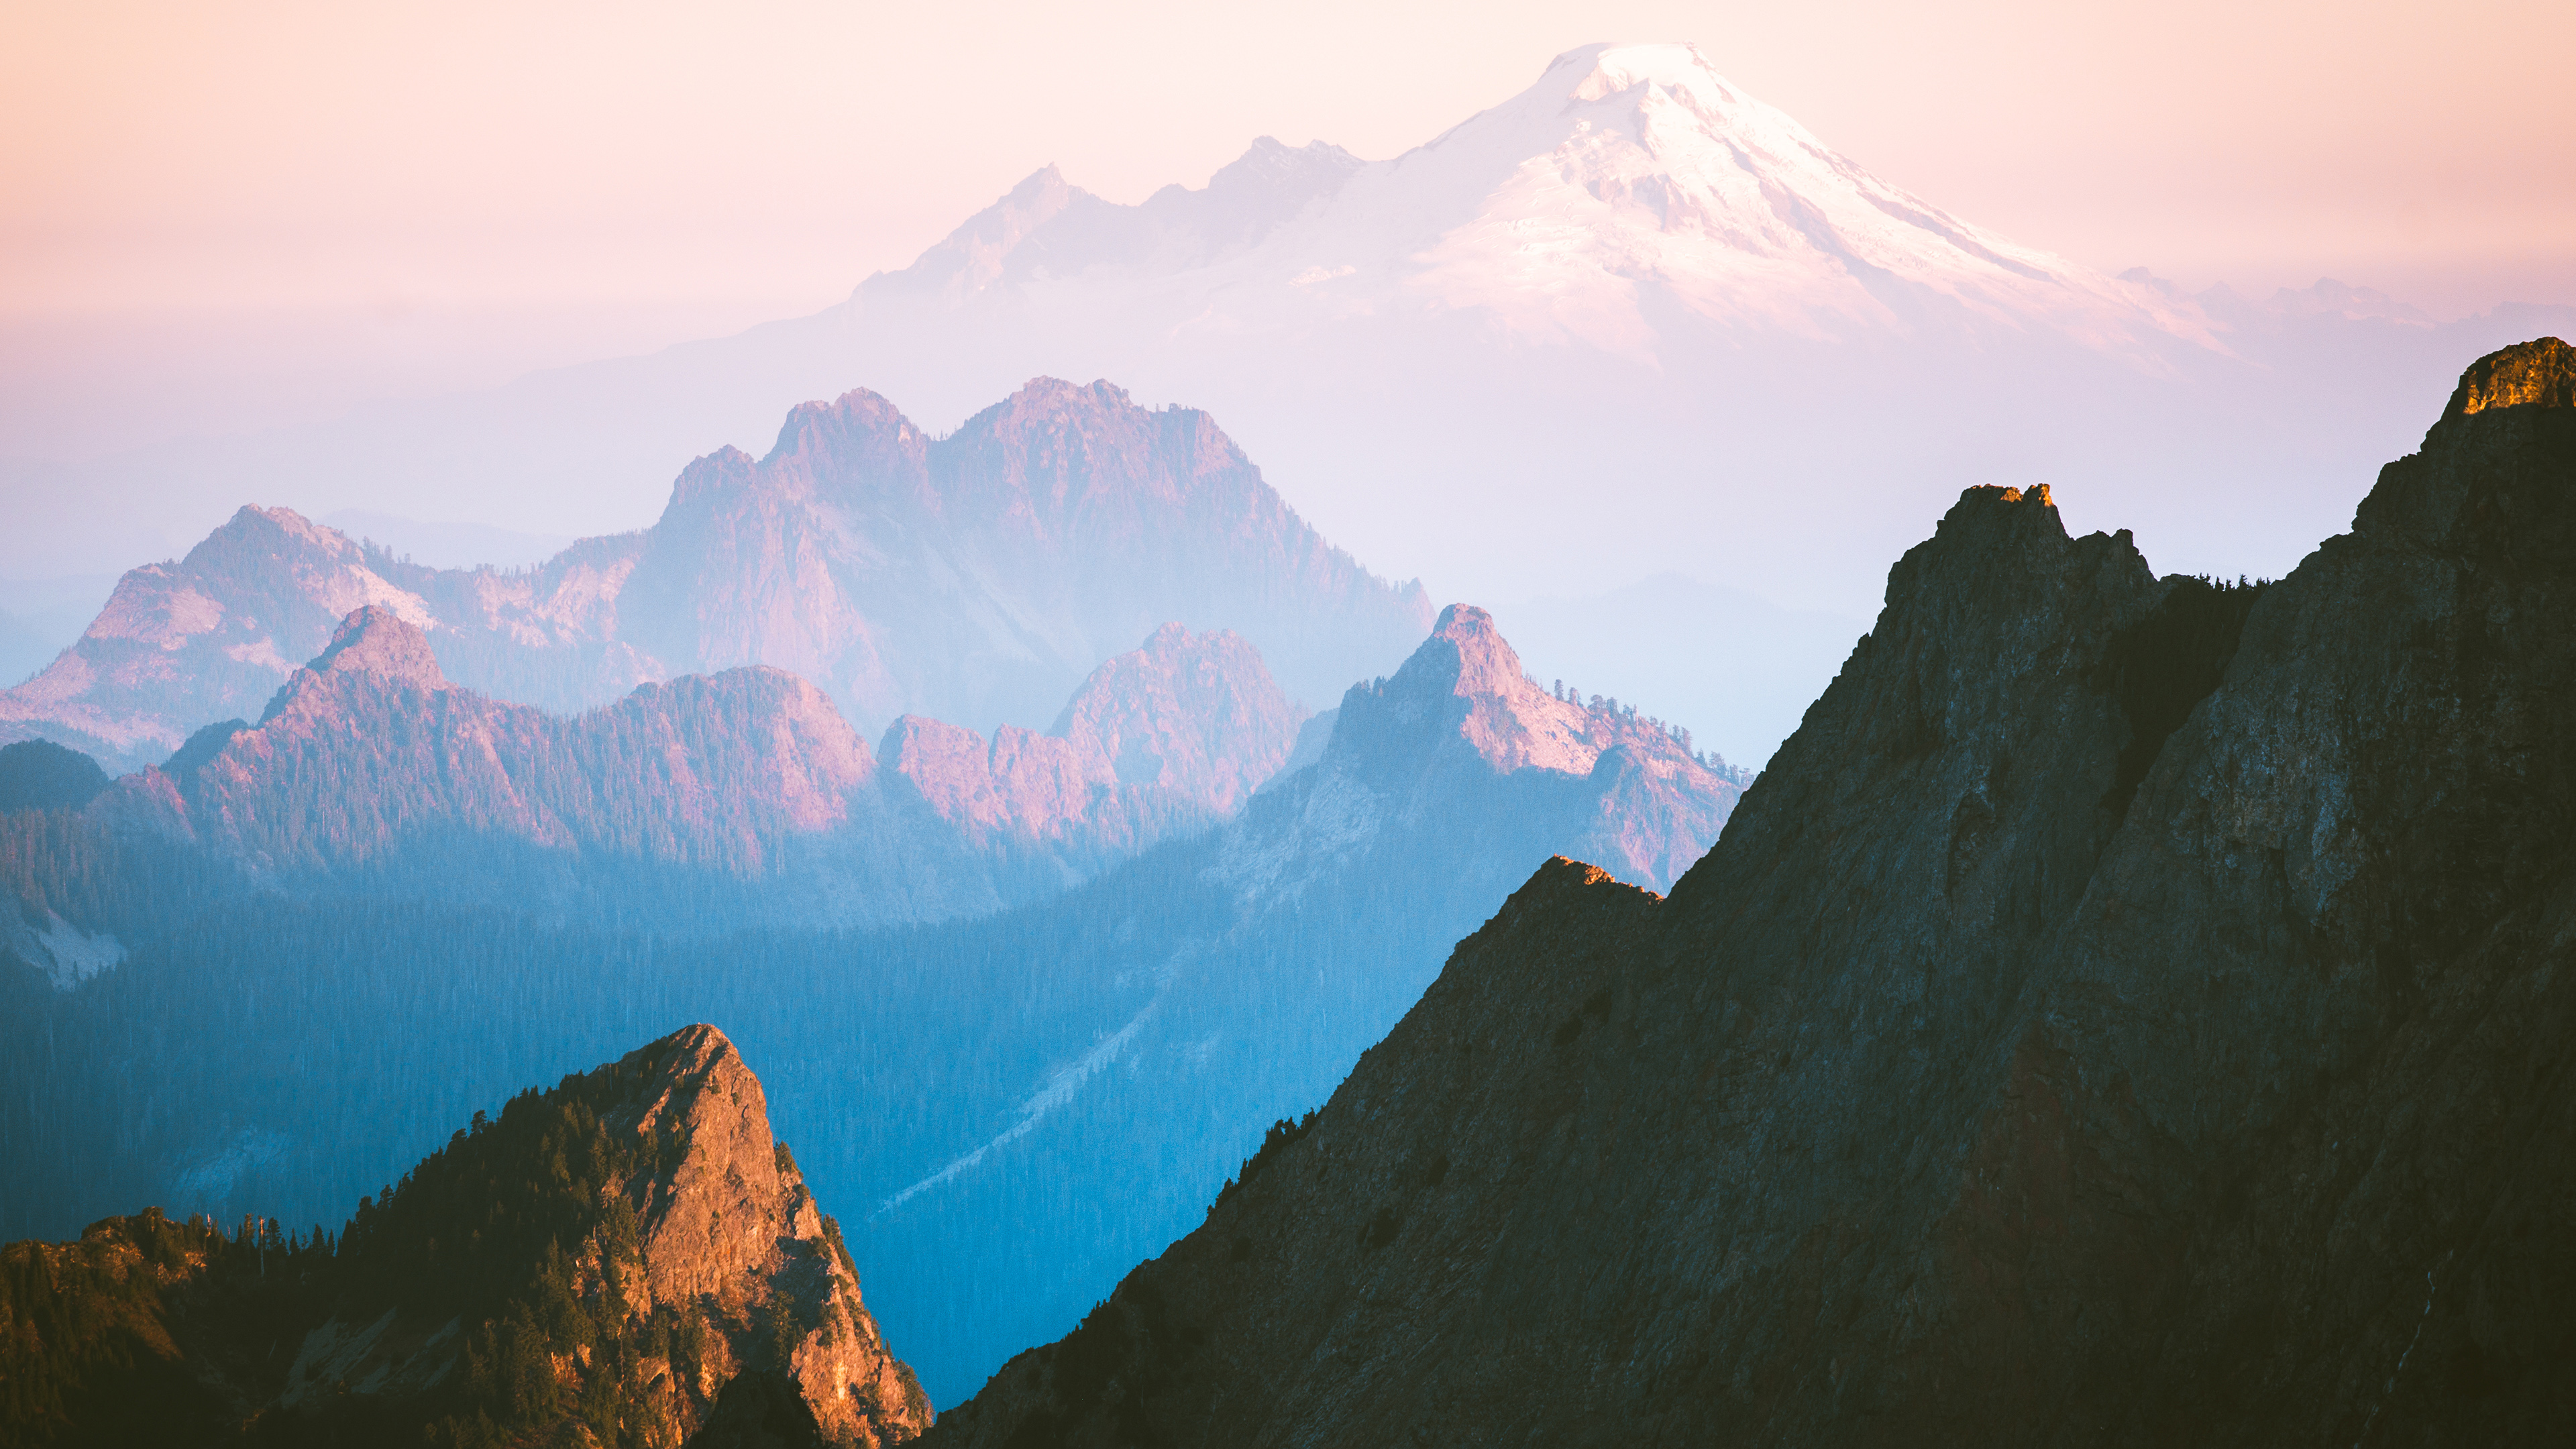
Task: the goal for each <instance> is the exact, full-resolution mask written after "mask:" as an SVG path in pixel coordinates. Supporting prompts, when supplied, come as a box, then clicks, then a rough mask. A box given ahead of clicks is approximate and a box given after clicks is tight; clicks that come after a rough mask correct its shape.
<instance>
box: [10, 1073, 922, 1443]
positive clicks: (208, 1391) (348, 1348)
mask: <svg viewBox="0 0 2576 1449" xmlns="http://www.w3.org/2000/svg"><path fill="white" fill-rule="evenodd" d="M0 1322H7V1323H10V1324H12V1325H17V1326H18V1327H19V1328H20V1329H21V1330H23V1331H16V1332H12V1333H10V1334H7V1335H5V1336H0V1369H5V1371H0V1385H4V1386H5V1387H0V1394H5V1395H6V1399H5V1401H0V1424H5V1425H6V1426H7V1428H8V1429H9V1431H10V1437H11V1442H13V1443H21V1444H29V1445H44V1444H65V1445H69V1444H123V1443H132V1444H154V1445H186V1444H222V1443H308V1442H321V1443H346V1444H356V1443H369V1444H403V1443H421V1444H439V1445H478V1446H479V1445H501V1444H518V1443H543V1442H559V1441H561V1440H563V1439H565V1438H567V1437H569V1438H570V1439H571V1440H572V1441H574V1442H587V1443H599V1444H610V1443H615V1444H638V1445H647V1444H662V1445H676V1444H678V1443H680V1442H681V1441H682V1440H683V1439H687V1440H688V1441H689V1442H691V1443H699V1442H707V1443H732V1442H745V1441H744V1440H742V1438H741V1437H740V1436H741V1431H742V1429H743V1428H744V1427H746V1426H745V1425H743V1424H740V1423H737V1422H734V1421H739V1420H743V1419H745V1418H750V1419H752V1420H753V1423H752V1424H751V1425H750V1426H748V1427H755V1428H756V1427H760V1423H759V1421H761V1420H770V1421H777V1420H781V1419H784V1420H785V1421H786V1422H787V1423H789V1424H791V1425H793V1426H795V1427H796V1428H797V1429H799V1430H801V1431H802V1432H801V1436H800V1435H790V1436H788V1437H786V1438H784V1439H783V1440H781V1442H785V1443H789V1444H795V1443H804V1444H815V1445H820V1444H834V1445H849V1446H876V1445H881V1444H888V1443H895V1442H899V1441H902V1440H905V1439H910V1438H913V1437H916V1436H917V1435H919V1434H920V1432H921V1431H922V1430H923V1429H925V1428H926V1427H928V1425H929V1422H930V1406H929V1403H928V1401H927V1400H926V1399H925V1398H924V1397H923V1396H922V1393H921V1389H920V1386H919V1385H918V1384H917V1383H916V1382H915V1381H914V1379H913V1377H912V1373H911V1371H910V1370H909V1369H907V1368H905V1367H904V1365H903V1364H902V1363H900V1362H898V1361H897V1360H896V1359H895V1358H894V1356H893V1355H892V1354H891V1353H890V1352H888V1351H887V1349H886V1346H885V1343H884V1340H883V1339H882V1338H881V1337H880V1336H879V1334H878V1332H877V1327H876V1323H875V1321H874V1320H873V1319H872V1318H871V1317H870V1316H869V1314H868V1310H867V1307H866V1306H865V1304H863V1303H862V1302H861V1301H860V1298H859V1285H858V1277H857V1272H856V1270H855V1269H854V1268H853V1267H852V1266H851V1261H850V1256H849V1253H848V1251H847V1249H846V1247H845V1245H844V1243H843V1240H842V1238H841V1233H840V1228H839V1226H838V1224H837V1223H835V1222H834V1221H833V1220H832V1219H830V1218H827V1217H824V1216H823V1215H822V1213H821V1211H820V1209H819V1208H818V1206H817V1205H816V1203H815V1200H814V1195H813V1194H812V1193H811V1192H810V1191H808V1190H807V1189H806V1186H805V1182H804V1178H803V1177H802V1175H801V1174H799V1173H798V1171H797V1169H796V1164H795V1160H794V1159H793V1158H792V1157H791V1156H790V1155H789V1154H788V1151H787V1148H786V1145H785V1144H784V1143H781V1142H777V1141H775V1140H774V1139H773V1138H772V1137H771V1135H770V1130H769V1117H768V1110H767V1105H766V1102H765V1099H764V1096H763V1094H762V1091H761V1086H760V1082H759V1080H758V1079H757V1078H755V1077H754V1076H753V1075H752V1074H751V1072H750V1070H749V1069H748V1068H747V1067H745V1066H744V1065H743V1062H742V1058H741V1057H740V1055H739V1054H737V1053H736V1052H735V1051H734V1048H733V1044H732V1043H731V1042H729V1041H727V1040H726V1039H725V1037H724V1034H723V1033H721V1032H719V1031H717V1030H716V1029H715V1028H713V1027H709V1026H693V1027H689V1028H687V1029H686V1030H683V1031H680V1032H677V1033H674V1034H673V1035H671V1036H668V1037H665V1038H663V1039H662V1040H660V1041H657V1042H654V1043H653V1044H652V1045H650V1046H647V1047H644V1048H642V1049H641V1050H638V1051H635V1052H630V1053H628V1054H627V1055H626V1056H624V1057H623V1058H621V1059H619V1060H618V1061H616V1062H615V1063H613V1064H611V1065H608V1066H604V1067H601V1068H599V1069H597V1070H596V1071H592V1072H589V1073H587V1074H585V1075H581V1076H574V1077H567V1078H565V1079H564V1081H563V1083H562V1085H560V1086H558V1087H556V1088H554V1089H553V1090H552V1091H548V1092H543V1093H539V1092H537V1091H535V1090H533V1089H531V1090H529V1091H526V1092H523V1093H521V1094H520V1095H519V1096H517V1097H515V1098H513V1099H512V1100H511V1101H510V1103H509V1105H508V1106H507V1107H506V1108H505V1109H504V1110H503V1111H502V1112H501V1114H500V1116H499V1117H498V1118H497V1119H487V1118H486V1117H485V1115H484V1114H483V1113H481V1112H477V1113H475V1114H474V1120H473V1123H472V1125H471V1126H470V1127H469V1128H460V1129H459V1130H458V1131H457V1132H456V1133H455V1135H454V1136H453V1137H452V1138H450V1140H449V1141H448V1143H447V1145H446V1146H444V1147H442V1148H440V1149H439V1150H438V1151H436V1152H433V1153H431V1154H430V1156H429V1157H428V1159H427V1160H425V1161H423V1162H422V1163H421V1164H420V1165H419V1166H418V1167H417V1168H415V1169H414V1170H413V1171H412V1172H410V1173H409V1174H407V1175H406V1176H405V1177H404V1178H403V1180H402V1182H401V1183H400V1184H399V1185H397V1186H392V1187H388V1188H386V1189H385V1191H384V1192H383V1193H382V1194H381V1195H378V1194H373V1193H371V1194H369V1195H368V1196H366V1197H365V1198H362V1199H361V1200H360V1201H359V1204H358V1209H357V1212H356V1214H355V1215H354V1216H352V1217H351V1218H350V1219H349V1220H348V1223H347V1226H346V1228H345V1229H344V1231H343V1232H342V1233H341V1234H340V1236H339V1237H338V1239H337V1240H336V1241H333V1240H332V1239H330V1238H329V1237H327V1236H326V1235H325V1234H324V1233H323V1232H322V1230H321V1229H320V1228H319V1227H317V1228H315V1229H314V1230H313V1232H312V1233H311V1234H310V1235H309V1236H298V1235H296V1234H293V1233H282V1232H280V1231H279V1229H278V1227H277V1225H276V1224H275V1223H274V1222H272V1221H269V1220H266V1219H257V1218H253V1219H246V1220H245V1221H244V1223H243V1226H242V1230H241V1231H240V1232H239V1233H237V1234H233V1235H230V1236H227V1235H226V1234H225V1233H224V1232H223V1231H221V1230H220V1229H218V1228H217V1227H216V1225H215V1224H214V1223H213V1222H212V1220H204V1221H191V1222H188V1223H184V1224H182V1223H173V1222H171V1221H169V1220H168V1219H167V1218H165V1217H164V1216H163V1215H162V1213H161V1211H160V1210H159V1209H157V1208H155V1209H151V1210H149V1211H147V1212H145V1213H143V1214H141V1215H140V1216H136V1217H131V1218H110V1219H107V1220H105V1221H102V1222H99V1223H96V1224H93V1225H92V1226H91V1227H90V1228H89V1230H88V1231H87V1232H86V1233H84V1234H83V1235H82V1236H81V1238H80V1240H79V1241H78V1242H73V1243H61V1244H52V1243H37V1242H20V1243H13V1244H11V1245H9V1246H8V1247H7V1248H6V1249H0ZM746 1380H748V1381H749V1382H748V1383H746V1382H745V1381H746ZM749 1442H759V1441H757V1440H752V1441H749Z"/></svg>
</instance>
